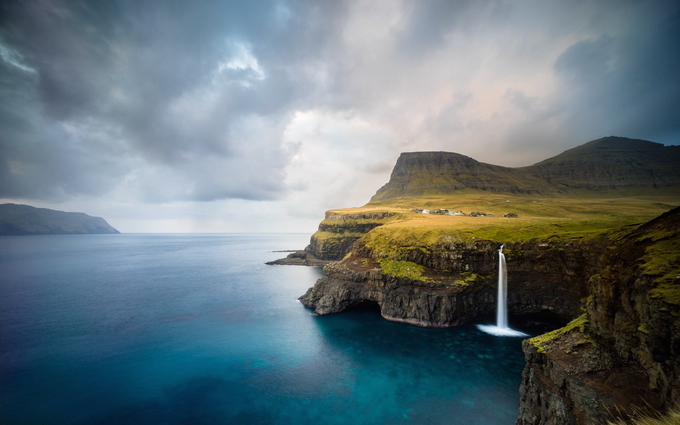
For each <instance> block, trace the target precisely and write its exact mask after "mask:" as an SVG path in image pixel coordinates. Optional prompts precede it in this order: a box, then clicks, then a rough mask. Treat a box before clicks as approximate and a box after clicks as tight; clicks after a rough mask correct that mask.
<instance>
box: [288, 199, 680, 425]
mask: <svg viewBox="0 0 680 425" xmlns="http://www.w3.org/2000/svg"><path fill="white" fill-rule="evenodd" d="M378 230H379V229H376V230H375V231H374V232H370V234H366V235H365V236H364V237H363V238H360V239H358V240H357V241H356V242H355V243H354V245H353V247H352V249H351V250H350V252H349V253H348V254H347V255H346V256H345V257H344V258H343V259H342V260H341V261H338V262H332V263H330V264H328V265H326V266H325V267H324V276H323V277H322V278H321V279H319V281H318V282H317V283H316V284H315V285H314V286H313V287H312V288H310V289H309V290H308V291H307V292H306V293H305V294H304V295H303V296H302V297H301V298H300V300H301V301H302V303H303V304H304V305H305V306H307V307H310V308H313V309H314V311H315V312H316V313H317V314H322V315H323V314H331V313H338V312H341V311H344V310H347V309H351V308H354V307H359V306H366V305H374V306H376V307H377V308H379V310H380V314H381V315H382V316H383V317H384V318H386V319H388V320H392V321H398V322H403V323H409V324H413V325H418V326H424V327H448V326H456V325H460V324H463V323H469V322H473V321H477V320H480V319H481V318H485V317H488V316H490V315H492V313H493V312H494V311H495V305H496V304H495V301H496V300H495V278H496V270H495V264H496V262H497V257H496V256H497V253H496V250H497V248H498V245H499V244H498V243H497V242H495V241H489V240H470V241H461V240H455V239H454V238H450V239H449V240H447V239H446V237H443V236H441V235H440V236H439V237H438V239H437V240H436V241H435V242H433V243H429V244H421V245H419V244H413V245H407V244H405V243H399V242H398V241H394V240H391V241H390V243H381V238H384V237H385V236H383V235H381V233H380V232H379V231H378ZM679 232H680V208H675V209H673V210H672V211H670V212H668V213H666V214H663V215H662V216H660V217H659V218H657V219H654V220H652V221H650V222H648V223H646V224H643V225H641V226H637V225H629V226H625V227H621V228H617V229H612V230H610V231H607V232H604V233H602V234H599V235H597V236H594V237H590V238H577V239H574V240H559V239H557V238H549V239H544V240H540V239H539V240H530V241H523V242H510V243H507V244H506V245H505V247H504V252H505V253H506V257H507V260H508V271H509V274H510V275H511V278H510V285H511V289H510V291H509V294H508V310H509V311H510V313H511V314H513V315H521V314H529V313H541V312H552V313H555V314H557V315H559V316H561V317H562V318H564V319H574V321H573V322H572V323H571V324H570V325H568V326H567V327H565V328H562V329H560V330H557V331H555V332H552V333H549V334H546V335H543V336H539V337H536V338H533V339H529V340H527V341H525V342H524V343H523V348H524V351H525V355H526V361H527V366H526V368H525V371H524V373H523V381H522V386H521V389H520V394H521V404H520V413H519V417H518V420H517V424H518V425H529V424H531V425H543V424H555V425H557V424H596V423H605V421H606V420H609V419H613V418H616V417H619V416H620V417H627V416H628V415H633V414H635V413H636V412H644V411H648V410H649V409H653V410H654V411H663V410H666V409H668V408H670V407H672V406H674V405H676V404H677V403H679V402H680V373H679V372H680V361H679V360H678V359H680V298H679V297H680V276H679V275H680V260H679V258H678V252H680V234H679ZM412 242H413V241H412ZM387 250H389V251H390V252H389V253H388V252H387ZM388 255H389V258H390V259H389V260H387V261H386V260H385V258H387V257H386V256H388Z"/></svg>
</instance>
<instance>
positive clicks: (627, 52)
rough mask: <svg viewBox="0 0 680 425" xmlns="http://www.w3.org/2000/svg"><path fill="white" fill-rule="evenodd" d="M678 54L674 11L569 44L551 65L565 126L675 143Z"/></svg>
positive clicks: (679, 14) (678, 17)
mask: <svg viewBox="0 0 680 425" xmlns="http://www.w3.org/2000/svg"><path fill="white" fill-rule="evenodd" d="M679 51H680V11H679V10H678V8H676V9H675V10H674V11H673V10H672V9H671V10H669V14H668V15H667V16H663V17H662V18H661V19H660V20H659V21H658V22H655V23H654V25H652V24H651V23H648V24H647V25H641V26H640V27H637V28H632V29H631V31H630V32H627V33H625V34H621V35H619V36H608V35H606V34H605V35H602V36H600V37H598V38H590V39H586V40H583V41H580V42H578V43H576V44H574V45H572V46H571V47H569V48H568V49H567V50H566V51H565V52H564V53H563V54H562V55H561V56H560V57H559V58H558V59H557V61H556V63H555V70H556V72H557V73H558V75H559V76H561V77H562V79H563V81H564V86H563V87H562V89H561V93H560V96H561V101H560V103H561V107H563V108H565V110H566V111H567V114H568V121H567V125H568V126H570V127H572V128H575V129H579V130H581V131H583V132H588V131H592V129H593V128H597V127H598V123H599V126H601V127H604V128H607V129H608V130H611V131H612V132H613V133H615V134H625V135H626V136H629V137H639V138H649V139H652V140H655V141H658V142H666V143H673V144H677V143H678V141H679V140H678V139H679V138H678V136H680V134H679V131H680V126H679V124H678V123H679V121H678V111H680V78H679V76H678V75H679V74H678V72H679V71H680V55H678V54H677V52H679ZM562 102H563V103H562Z"/></svg>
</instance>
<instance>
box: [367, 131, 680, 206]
mask: <svg viewBox="0 0 680 425" xmlns="http://www.w3.org/2000/svg"><path fill="white" fill-rule="evenodd" d="M678 170H680V146H664V145H662V144H659V143H654V142H648V141H644V140H635V139H627V138H624V137H613V136H612V137H604V138H602V139H598V140H593V141H591V142H588V143H586V144H584V145H581V146H578V147H576V148H574V149H570V150H568V151H565V152H563V153H562V154H560V155H557V156H555V157H553V158H549V159H546V160H544V161H541V162H539V163H537V164H534V165H532V166H528V167H519V168H509V167H501V166H498V165H491V164H485V163H482V162H479V161H476V160H474V159H472V158H469V157H467V156H464V155H460V154H457V153H450V152H407V153H403V154H401V156H400V157H399V159H398V160H397V163H396V165H395V167H394V169H393V171H392V175H391V176H390V180H389V182H388V183H387V184H385V185H384V186H383V187H382V188H380V189H379V190H378V191H377V193H376V194H375V195H374V196H373V198H371V202H375V201H384V200H387V199H392V198H397V197H404V196H422V195H436V194H450V193H452V192H454V191H459V190H464V189H472V190H480V191H487V192H503V193H523V194H556V193H564V194H568V193H569V192H570V191H574V190H589V191H600V192H601V191H616V190H619V191H621V190H624V191H625V190H640V189H643V190H644V189H663V188H669V187H672V186H678V185H680V172H679V171H678Z"/></svg>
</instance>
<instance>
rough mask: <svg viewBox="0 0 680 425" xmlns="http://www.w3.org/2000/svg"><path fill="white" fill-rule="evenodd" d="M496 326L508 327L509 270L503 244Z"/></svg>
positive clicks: (499, 260) (500, 258)
mask: <svg viewBox="0 0 680 425" xmlns="http://www.w3.org/2000/svg"><path fill="white" fill-rule="evenodd" d="M496 303H497V306H496V327H498V328H499V329H508V312H507V309H506V306H507V303H508V270H507V269H506V266H505V254H503V245H501V247H500V249H499V250H498V299H497V301H496Z"/></svg>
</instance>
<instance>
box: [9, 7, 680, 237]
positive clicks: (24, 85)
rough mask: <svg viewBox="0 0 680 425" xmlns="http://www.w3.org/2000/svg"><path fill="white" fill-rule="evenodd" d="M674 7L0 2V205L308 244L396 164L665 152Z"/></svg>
mask: <svg viewBox="0 0 680 425" xmlns="http://www.w3.org/2000/svg"><path fill="white" fill-rule="evenodd" d="M678 52H680V2H678V1H677V0H669V1H664V0H648V1H647V0H611V1H609V0H592V1H588V0H568V1H546V0H512V1H509V0H508V1H500V0H499V1H486V0H408V1H401V0H367V1H363V0H351V1H342V0H327V1H323V0H318V1H312V0H309V1H296V0H290V1H287V0H258V1H246V0H243V1H236V0H231V1H222V0H192V1H188V0H186V1H179V0H176V1H175V0H167V1H152V0H87V1H86V0H82V1H78V0H63V1H62V0H15V1H12V0H2V1H0V203H5V202H14V203H22V204H29V205H34V206H38V207H45V208H53V209H58V210H63V211H80V212H85V213H87V214H90V215H95V216H100V217H104V218H105V219H106V220H107V221H108V222H109V223H110V224H111V225H112V226H114V227H116V228H117V229H118V230H120V231H121V232H129V233H139V232H141V233H146V232H164V233H180V232H219V233H221V232H302V233H310V234H311V233H313V232H314V231H315V230H316V228H317V226H318V224H319V222H320V221H321V220H322V219H323V216H324V212H325V211H326V210H329V209H334V208H345V207H356V206H361V205H364V204H366V203H367V202H368V201H369V200H370V198H371V196H372V195H373V194H374V193H375V192H376V191H377V190H378V189H379V188H380V187H381V186H382V185H383V184H385V183H386V182H387V181H388V180H389V175H390V172H391V170H392V167H393V166H394V164H395V162H396V160H397V158H398V157H399V154H400V153H401V152H414V151H448V152H457V153H460V154H463V155H467V156H470V157H473V158H475V159H477V160H479V161H482V162H486V163H491V164H496V165H503V166H511V167H515V166H525V165H531V164H533V163H536V162H539V161H541V160H543V159H546V158H549V157H551V156H554V155H557V154H559V153H561V152H563V151H564V150H566V149H569V148H572V147H575V146H578V145H581V144H583V143H586V142H588V141H590V140H594V139H598V138H600V137H605V136H612V135H615V136H623V137H630V138H639V139H644V140H650V141H654V142H659V143H663V144H666V145H670V144H673V145H677V144H680V76H679V75H680V54H678Z"/></svg>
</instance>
